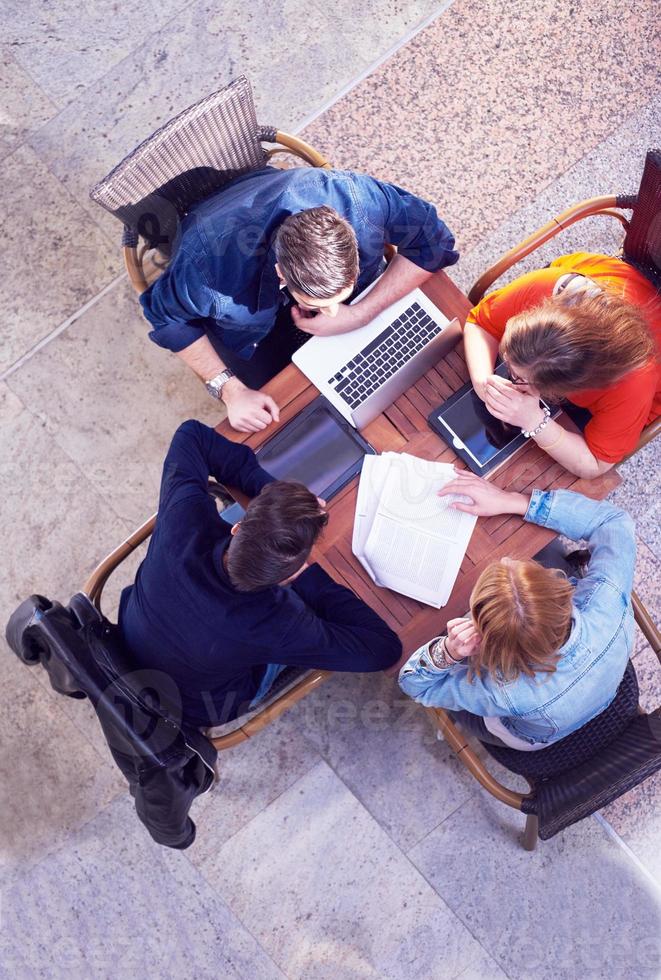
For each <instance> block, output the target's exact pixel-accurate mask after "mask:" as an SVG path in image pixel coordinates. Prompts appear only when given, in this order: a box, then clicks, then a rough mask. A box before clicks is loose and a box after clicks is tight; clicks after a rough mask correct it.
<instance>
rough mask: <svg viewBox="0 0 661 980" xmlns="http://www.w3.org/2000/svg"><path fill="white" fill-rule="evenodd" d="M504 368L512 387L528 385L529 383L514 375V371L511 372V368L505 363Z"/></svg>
mask: <svg viewBox="0 0 661 980" xmlns="http://www.w3.org/2000/svg"><path fill="white" fill-rule="evenodd" d="M505 367H506V368H507V373H508V374H509V376H510V381H511V382H512V384H513V385H529V384H530V382H529V381H526V379H525V378H521V377H519V375H518V374H515V373H514V371H513V370H512V368H511V367H510V366H509V364H508V363H507V361H505Z"/></svg>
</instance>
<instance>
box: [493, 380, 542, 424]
mask: <svg viewBox="0 0 661 980" xmlns="http://www.w3.org/2000/svg"><path fill="white" fill-rule="evenodd" d="M485 388H486V391H485V397H484V404H485V405H486V407H487V408H488V410H489V411H490V412H491V414H492V415H493V416H495V418H497V419H500V420H501V421H502V422H509V424H510V425H517V426H518V427H519V428H520V429H525V430H526V431H528V432H530V430H531V429H535V428H536V427H537V426H538V425H539V423H540V422H541V421H542V419H543V418H544V410H543V409H542V408H541V407H540V404H539V392H537V391H535V389H534V388H530V387H529V386H528V385H526V386H525V388H522V386H520V385H515V384H512V382H511V381H508V380H507V379H505V378H499V377H498V375H495V374H493V375H491V377H490V378H487V381H486V386H485Z"/></svg>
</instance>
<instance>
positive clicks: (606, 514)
mask: <svg viewBox="0 0 661 980" xmlns="http://www.w3.org/2000/svg"><path fill="white" fill-rule="evenodd" d="M525 517H526V520H527V521H530V522H532V523H534V524H539V525H540V527H547V528H550V529H551V530H552V531H557V532H558V533H559V534H564V535H565V536H566V537H568V538H570V539H571V540H572V541H581V540H585V541H587V543H588V547H589V548H590V552H591V554H592V557H591V560H590V565H589V570H588V578H587V579H584V580H583V584H584V583H585V582H588V579H589V578H590V576H591V575H594V574H598V575H600V576H602V577H604V578H606V579H608V580H609V581H610V582H612V583H613V584H615V585H616V587H617V588H619V589H621V590H622V592H624V593H625V594H628V593H629V592H630V591H631V588H632V577H633V569H634V565H635V556H636V537H635V526H634V523H633V521H632V520H631V518H630V517H629V515H628V514H627V513H626V512H625V511H623V510H620V508H619V507H615V506H614V505H613V504H611V503H609V502H608V501H607V500H591V499H590V498H589V497H584V496H583V495H582V494H580V493H573V492H572V491H571V490H549V491H544V490H533V493H532V496H531V498H530V506H529V508H528V510H527V512H526V515H525Z"/></svg>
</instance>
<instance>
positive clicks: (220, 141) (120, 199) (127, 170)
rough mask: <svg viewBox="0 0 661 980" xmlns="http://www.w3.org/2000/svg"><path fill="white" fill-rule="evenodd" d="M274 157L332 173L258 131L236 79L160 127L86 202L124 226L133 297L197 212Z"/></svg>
mask: <svg viewBox="0 0 661 980" xmlns="http://www.w3.org/2000/svg"><path fill="white" fill-rule="evenodd" d="M263 143H267V144H273V145H271V146H270V147H269V148H268V149H266V148H265V147H264V146H263ZM279 154H287V155H291V156H294V157H296V158H297V159H299V160H302V161H303V162H304V163H305V164H308V165H310V166H312V167H324V168H326V169H328V168H329V167H330V164H329V163H328V161H327V160H325V159H324V157H323V156H322V155H321V154H320V153H318V152H317V151H316V150H315V149H313V147H311V146H310V145H309V144H308V143H306V142H305V141H304V140H302V139H299V138H298V137H297V136H291V135H289V134H288V133H284V132H282V131H281V130H278V129H275V128H274V127H273V126H259V125H258V124H257V118H256V115H255V106H254V102H253V98H252V90H251V88H250V84H249V82H248V80H247V78H246V77H245V76H244V75H240V76H239V77H238V78H237V79H235V81H233V82H231V83H230V84H229V85H228V86H226V87H225V88H223V89H220V90H219V91H218V92H214V93H213V94H212V95H209V96H207V97H206V98H204V99H202V100H201V101H200V102H196V103H195V105H192V106H190V107H189V108H188V109H185V110H184V111H183V112H180V113H179V115H177V116H175V117H174V119H171V120H170V121H169V122H167V123H165V125H164V126H161V128H160V129H158V130H157V131H156V132H155V133H153V134H152V135H151V136H149V137H148V138H147V139H146V140H144V142H142V143H141V144H140V145H139V146H138V147H136V149H135V150H133V151H132V153H129V155H128V156H127V157H126V158H125V159H124V160H122V162H121V163H119V164H118V165H117V166H116V167H114V169H113V170H111V172H110V173H109V174H108V176H107V177H104V178H103V180H101V181H99V183H98V184H96V186H95V187H93V188H92V190H91V191H90V197H91V198H92V200H93V201H96V203H97V204H100V205H101V207H103V208H105V209H106V211H109V212H110V213H111V214H113V215H114V216H115V217H116V218H118V219H119V221H121V222H122V224H123V226H124V230H123V234H122V249H123V252H124V262H125V264H126V270H127V272H128V274H129V278H130V280H131V283H132V285H133V287H134V289H135V290H136V292H138V293H142V292H144V290H145V289H147V286H148V285H149V283H150V281H153V279H154V278H156V277H157V276H158V274H159V273H160V271H161V270H162V269H163V268H164V267H165V265H166V264H167V261H168V259H169V257H170V254H171V252H172V248H173V245H174V243H175V241H176V236H177V232H178V229H179V226H180V224H181V220H182V219H183V218H184V217H185V215H186V214H187V213H188V211H189V210H190V208H191V207H192V206H193V205H194V204H197V203H198V202H199V201H202V200H204V199H205V198H206V197H209V195H211V194H214V193H215V192H216V191H218V190H220V189H221V188H222V187H223V186H225V184H227V183H228V182H229V181H230V180H232V179H233V178H234V177H237V176H238V175H239V174H244V173H248V172H249V171H251V170H259V169H261V168H262V167H265V166H266V165H267V163H268V162H269V161H270V160H272V159H273V158H274V157H275V156H276V155H279ZM149 253H151V254H152V262H151V266H148V264H147V262H146V259H147V256H148V255H149Z"/></svg>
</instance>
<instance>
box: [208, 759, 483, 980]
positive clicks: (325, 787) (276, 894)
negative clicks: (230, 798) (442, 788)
mask: <svg viewBox="0 0 661 980" xmlns="http://www.w3.org/2000/svg"><path fill="white" fill-rule="evenodd" d="M201 870H202V872H203V874H204V875H205V877H206V878H207V879H208V880H209V882H210V883H211V884H212V885H213V886H214V887H215V888H216V889H217V890H218V891H219V893H220V894H221V896H222V897H223V898H224V899H225V900H226V901H227V903H228V904H229V905H230V907H231V908H232V910H233V912H234V913H235V914H236V915H238V916H239V918H241V919H242V920H243V921H247V920H248V919H249V920H250V925H251V931H252V932H253V935H255V937H256V938H257V939H258V940H259V941H260V942H261V944H262V945H263V946H264V948H265V949H266V951H267V952H268V953H269V955H271V956H272V958H273V959H274V960H275V961H276V962H277V963H278V964H279V966H280V967H281V969H283V971H284V972H285V973H286V974H287V976H288V977H290V978H291V980H294V978H297V977H305V978H306V980H315V978H322V977H323V978H329V980H330V978H331V977H332V978H333V980H345V978H347V980H348V978H352V980H353V978H357V977H361V978H363V977H365V978H366V977H370V978H372V977H373V978H377V977H388V978H392V980H396V978H400V977H401V978H402V980H404V978H406V980H414V978H416V977H420V978H422V977H425V978H428V977H448V978H450V977H455V976H457V975H458V974H459V973H461V971H462V970H463V969H465V968H467V967H468V966H470V965H471V964H473V963H475V962H476V961H477V960H478V959H479V958H480V956H481V955H482V953H483V951H482V950H481V949H480V947H479V946H478V944H477V943H476V942H475V940H474V939H473V938H472V936H471V935H470V933H469V931H468V930H467V929H465V928H464V927H463V926H462V925H461V924H460V923H459V922H458V921H457V919H455V917H454V916H453V915H451V914H450V913H449V912H448V910H447V907H446V905H445V904H444V903H443V902H442V901H441V900H440V899H439V898H438V896H437V895H436V894H435V893H434V891H433V890H432V889H431V888H430V887H429V886H428V885H427V883H426V882H425V881H424V879H423V878H422V877H421V876H420V875H418V873H417V872H416V871H415V870H414V869H413V868H412V867H411V865H410V863H409V862H408V861H407V859H406V858H405V856H404V855H403V854H402V852H401V851H400V850H399V849H398V848H397V847H396V846H395V845H394V844H393V843H392V841H391V840H390V839H389V838H388V837H387V835H386V834H385V833H384V831H383V830H382V829H381V828H380V827H379V826H378V824H377V823H376V822H375V821H374V820H373V819H372V818H371V817H370V816H369V814H368V813H367V811H366V810H365V809H364V808H363V807H362V806H361V805H360V803H359V802H358V801H357V800H356V799H355V797H354V796H353V795H352V794H351V793H350V792H349V790H348V789H347V788H346V786H345V785H344V783H343V782H342V781H341V780H340V779H339V778H338V777H337V776H336V775H335V774H334V773H333V772H332V770H331V769H330V768H329V767H328V766H327V765H326V764H325V763H324V762H320V763H319V764H318V765H317V766H315V767H314V768H313V769H311V770H310V771H309V772H308V773H307V774H306V775H305V776H303V777H302V778H301V779H299V780H298V782H297V783H295V784H294V785H293V786H292V787H291V788H290V789H288V790H287V791H286V792H285V793H283V794H282V796H280V797H278V799H277V800H275V801H274V802H273V803H271V805H270V806H268V807H267V808H266V809H265V810H263V811H262V813H260V814H259V815H258V816H257V817H255V819H254V820H252V821H251V822H250V823H249V824H248V825H247V826H246V827H244V828H243V830H241V831H239V833H238V834H236V835H235V836H234V837H232V838H231V839H230V840H229V841H227V842H226V843H225V844H224V845H223V846H222V847H220V848H219V850H218V851H217V853H216V854H215V855H213V856H212V857H211V858H209V860H208V861H207V862H206V863H205V865H204V867H203V868H202V869H201Z"/></svg>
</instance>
